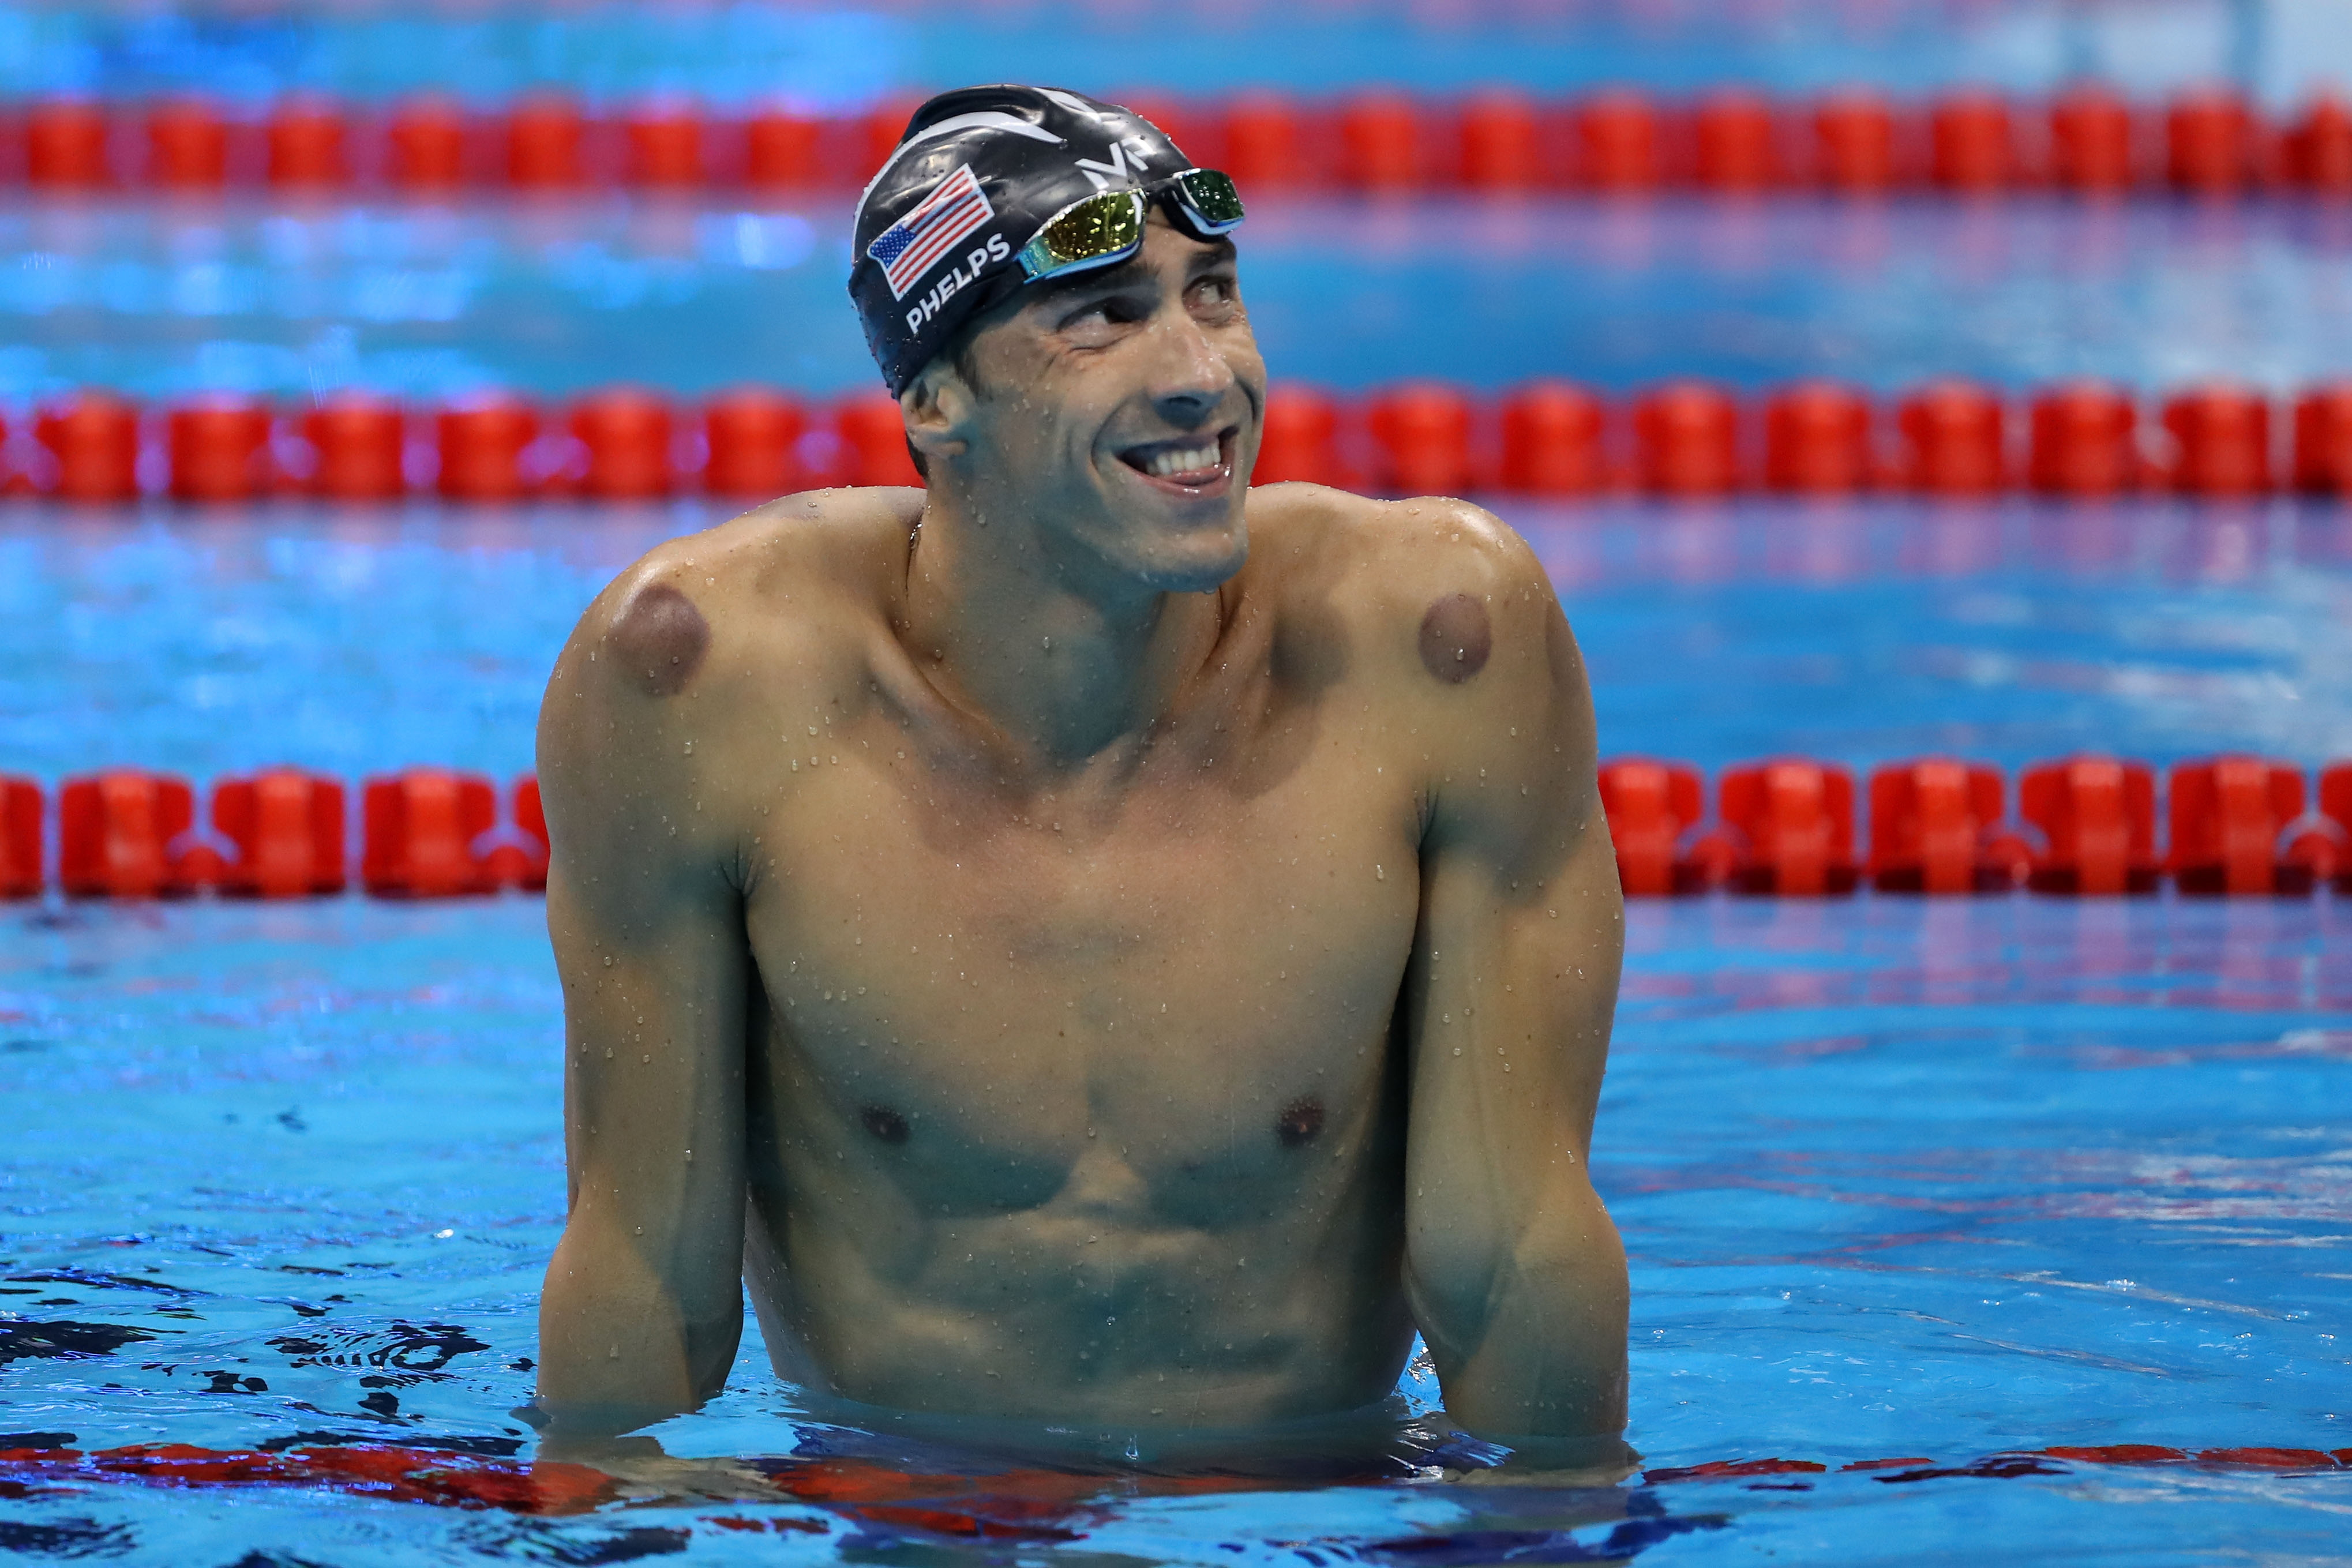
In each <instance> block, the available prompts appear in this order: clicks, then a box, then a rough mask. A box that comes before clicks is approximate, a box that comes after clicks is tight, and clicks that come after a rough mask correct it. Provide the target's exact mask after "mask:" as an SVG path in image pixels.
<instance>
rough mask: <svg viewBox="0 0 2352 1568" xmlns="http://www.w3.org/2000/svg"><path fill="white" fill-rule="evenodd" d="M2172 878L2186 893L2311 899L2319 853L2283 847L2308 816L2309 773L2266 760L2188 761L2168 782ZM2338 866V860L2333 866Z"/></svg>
mask: <svg viewBox="0 0 2352 1568" xmlns="http://www.w3.org/2000/svg"><path fill="white" fill-rule="evenodd" d="M2168 785H2169V794H2170V796H2171V807H2172V821H2171V829H2172V864H2171V870H2172V880H2173V885H2174V886H2175V887H2177V888H2179V889H2180V890H2181V891H2182V892H2184V893H2190V894H2207V895H2213V894H2223V893H2226V894H2231V895H2233V896H2244V895H2247V894H2260V893H2275V894H2280V895H2284V896H2292V895H2294V894H2299V893H2308V892H2310V891H2311V889H2312V885H2313V883H2314V881H2315V872H2316V871H2317V869H2318V868H2316V867H2315V865H2314V864H2313V857H2314V850H2313V849H2311V848H2304V849H2303V852H2302V853H2300V854H2298V853H2296V850H2297V848H2298V847H2300V846H2299V845H2283V844H2282V839H2283V838H2284V837H2285V836H2286V834H2287V832H2288V831H2289V829H2290V827H2291V826H2293V825H2295V824H2296V823H2297V821H2298V819H2299V818H2301V817H2302V816H2303V804H2304V780H2303V773H2302V770H2301V769H2299V768H2296V767H2294V765H2293V764H2291V763H2277V762H2272V761H2270V760H2268V759H2266V758H2263V757H2246V756H2226V757H2216V758H2213V759H2212V760H2211V761H2210V762H2201V763H2180V764H2179V766H2177V767H2175V768H2174V769H2173V770H2172V773H2171V775H2170V777H2169V779H2168ZM2330 868H2332V858H2331V867H2330Z"/></svg>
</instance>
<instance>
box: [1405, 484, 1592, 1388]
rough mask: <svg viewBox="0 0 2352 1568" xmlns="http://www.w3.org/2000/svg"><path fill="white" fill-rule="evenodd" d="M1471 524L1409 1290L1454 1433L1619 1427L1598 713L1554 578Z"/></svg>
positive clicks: (1435, 750) (1431, 895) (1437, 779)
mask: <svg viewBox="0 0 2352 1568" xmlns="http://www.w3.org/2000/svg"><path fill="white" fill-rule="evenodd" d="M1464 511H1465V514H1466V516H1465V531H1473V530H1474V529H1475V533H1474V535H1473V542H1475V549H1473V550H1470V551H1465V552H1458V558H1457V559H1455V560H1453V561H1450V562H1449V566H1450V568H1451V569H1452V570H1454V572H1455V573H1456V574H1457V575H1459V576H1461V577H1462V578H1463V579H1464V584H1463V585H1461V586H1459V587H1456V589H1455V591H1456V592H1457V593H1460V594H1462V595H1465V597H1467V598H1468V599H1470V600H1472V601H1474V602H1475V604H1476V606H1477V608H1478V609H1479V610H1480V611H1481V612H1482V613H1483V616H1484V618H1485V624H1486V637H1487V645H1488V652H1487V655H1486V665H1485V667H1484V668H1483V669H1481V670H1480V671H1479V672H1478V673H1477V674H1476V675H1475V676H1473V677H1470V678H1468V679H1462V680H1460V681H1459V682H1458V683H1455V684H1454V685H1452V686H1451V687H1450V688H1448V689H1441V690H1437V691H1435V692H1433V693H1424V694H1423V696H1424V704H1423V710H1424V711H1425V712H1428V713H1429V714H1430V715H1431V717H1430V719H1429V721H1428V728H1427V729H1426V730H1425V731H1424V733H1431V734H1433V741H1434V743H1433V745H1432V746H1431V747H1430V748H1429V750H1430V753H1431V758H1432V761H1431V764H1430V765H1431V767H1432V769H1433V778H1432V780H1431V782H1430V784H1429V789H1430V797H1429V806H1428V810H1427V826H1426V828H1425V832H1424V839H1423V857H1422V912H1421V930H1420V933H1419V940H1418V941H1417V942H1416V945H1415V952H1414V958H1413V964H1412V973H1410V974H1409V976H1408V979H1407V986H1406V993H1405V997H1404V1002H1403V1006H1404V1010H1405V1013H1404V1023H1405V1026H1406V1037H1407V1040H1408V1048H1409V1049H1410V1051H1411V1055H1412V1061H1411V1083H1412V1095H1411V1123H1410V1132H1409V1137H1408V1144H1407V1173H1406V1196H1407V1287H1408V1290H1409V1292H1410V1294H1411V1297H1412V1303H1413V1309H1414V1312H1415V1316H1416V1318H1417V1320H1418V1321H1419V1322H1420V1325H1421V1328H1422V1331H1423V1337H1424V1338H1425V1339H1426V1340H1427V1341H1428V1342H1429V1345H1430V1349H1431V1352H1432V1354H1433V1357H1434V1358H1435V1360H1436V1362H1437V1365H1438V1369H1439V1372H1440V1374H1441V1377H1442V1378H1443V1379H1444V1382H1445V1384H1446V1394H1447V1401H1448V1405H1449V1407H1450V1408H1452V1409H1453V1410H1454V1412H1455V1414H1456V1415H1457V1417H1459V1418H1462V1419H1465V1421H1471V1422H1473V1423H1474V1424H1483V1425H1484V1426H1485V1427H1486V1429H1487V1430H1489V1431H1495V1432H1504V1433H1544V1432H1574V1431H1598V1430H1601V1429H1603V1428H1606V1429H1608V1430H1610V1431H1613V1430H1614V1429H1615V1425H1614V1424H1615V1423H1617V1422H1620V1421H1622V1414H1619V1415H1612V1411H1615V1410H1621V1409H1622V1405H1621V1404H1620V1402H1622V1357H1623V1353H1624V1338H1623V1334H1624V1298H1623V1267H1624V1266H1623V1258H1622V1250H1621V1249H1620V1247H1619V1245H1618V1242H1617V1238H1616V1234H1615V1231H1614V1228H1613V1226H1611V1225H1610V1222H1609V1219H1608V1215H1607V1213H1606V1211H1605V1210H1603V1209H1602V1207H1601V1203H1600V1200H1599V1198H1598V1196H1597V1195H1596V1194H1594V1193H1593V1190H1592V1186H1591V1179H1590V1175H1589V1161H1590V1158H1591V1138H1592V1122H1593V1114H1594V1110H1595V1108H1596V1106H1597V1104H1598V1101H1599V1099H1600V1093H1601V1075H1602V1071H1603V1068H1604V1067H1605V1066H1606V1063H1607V1059H1608V1047H1609V1030H1610V1024H1611V1020H1612V1016H1613V1014H1614V1011H1615V1006H1616V995H1617V979H1618V968H1619V963H1620V960H1621V958H1622V945H1623V942H1622V939H1623V918H1622V917H1623V906H1622V900H1621V898H1620V895H1619V890H1618V886H1617V872H1616V862H1615V858H1614V855H1613V852H1612V848H1611V845H1610V841H1609V833H1608V827H1607V823H1606V820H1605V819H1604V817H1603V816H1602V814H1601V804H1600V798H1599V793H1598V789H1597V785H1596V781H1595V777H1594V744H1593V726H1592V711H1591V696H1590V693H1589V691H1588V690H1587V688H1586V684H1585V677H1584V669H1583V663H1582V660H1581V658H1580V656H1579V654H1578V652H1577V648H1576V644H1575V639H1574V638H1573V637H1572V636H1571V635H1570V631H1569V627H1568V623H1567V620H1566V617H1565V616H1563V615H1562V614H1561V612H1560V608H1559V599H1558V597H1557V595H1555V593H1554V592H1553V590H1552V588H1551V585H1550V584H1549V581H1548V580H1547V579H1546V578H1545V576H1544V574H1543V571H1542V568H1541V567H1540V566H1539V565H1538V564H1537V563H1536V562H1535V560H1534V558H1533V556H1532V554H1531V553H1530V552H1528V549H1527V547H1526V546H1525V544H1523V543H1522V542H1519V541H1518V540H1517V537H1516V536H1514V535H1511V534H1510V533H1509V531H1508V530H1507V529H1503V528H1502V527H1501V525H1500V524H1498V523H1494V522H1492V521H1491V520H1486V519H1485V518H1484V517H1483V515H1482V514H1476V513H1475V512H1472V511H1471V509H1467V508H1465V509H1464ZM1453 586H1454V584H1450V583H1449V584H1440V585H1437V586H1436V587H1435V588H1434V589H1433V591H1434V592H1437V593H1443V592H1444V588H1445V587H1453ZM1455 615H1456V618H1463V619H1466V618H1468V617H1467V615H1466V612H1465V611H1461V610H1457V611H1456V612H1455ZM1456 641H1457V643H1458V641H1459V638H1458V637H1457V638H1456ZM1428 645H1429V639H1428V638H1427V637H1424V638H1423V654H1424V656H1425V657H1426V655H1427V654H1428V653H1429V652H1430V647H1429V646H1428ZM1437 651H1438V652H1439V653H1440V655H1441V656H1442V655H1443V652H1444V649H1443V648H1440V649H1438V650H1437ZM1432 668H1442V665H1440V666H1433V667H1432ZM1440 684H1441V685H1443V684H1444V683H1443V682H1441V683H1440ZM1612 1368H1616V1369H1619V1370H1616V1371H1613V1372H1612V1370H1611V1369H1612ZM1612 1379H1614V1380H1615V1381H1613V1382H1612ZM1604 1385H1605V1386H1604Z"/></svg>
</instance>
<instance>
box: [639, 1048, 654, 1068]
mask: <svg viewBox="0 0 2352 1568" xmlns="http://www.w3.org/2000/svg"><path fill="white" fill-rule="evenodd" d="M653 1059H654V1058H653V1053H652V1052H651V1051H648V1052H646V1054H645V1055H644V1056H643V1057H641V1058H638V1060H639V1062H640V1063H641V1064H642V1065H645V1066H647V1067H650V1066H651V1065H653Z"/></svg>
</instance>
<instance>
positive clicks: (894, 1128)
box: [857, 1105, 908, 1143]
mask: <svg viewBox="0 0 2352 1568" xmlns="http://www.w3.org/2000/svg"><path fill="white" fill-rule="evenodd" d="M857 1120H858V1121H862V1122H864V1123H865V1124H866V1131H868V1132H871V1133H872V1134H874V1136H875V1137H877V1138H878V1139H880V1140H881V1141H882V1142H885V1143H904V1142H906V1141H907V1131H908V1128H907V1119H906V1118H905V1117H903V1116H901V1115H899V1114H898V1112H897V1111H895V1110H891V1109H890V1108H889V1107H888V1106H887V1105H869V1106H867V1107H866V1109H865V1110H861V1111H859V1112H858V1113H857Z"/></svg>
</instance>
